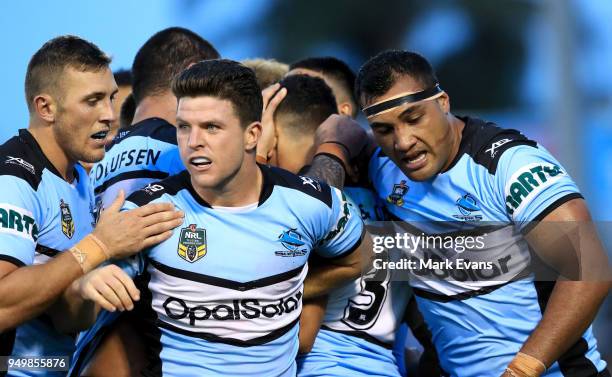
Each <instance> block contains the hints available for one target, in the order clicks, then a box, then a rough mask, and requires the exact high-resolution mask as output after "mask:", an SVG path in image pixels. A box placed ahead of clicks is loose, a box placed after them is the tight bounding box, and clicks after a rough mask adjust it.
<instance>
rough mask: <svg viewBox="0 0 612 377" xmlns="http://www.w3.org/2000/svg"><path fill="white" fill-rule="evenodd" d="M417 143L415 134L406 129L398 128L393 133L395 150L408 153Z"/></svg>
mask: <svg viewBox="0 0 612 377" xmlns="http://www.w3.org/2000/svg"><path fill="white" fill-rule="evenodd" d="M416 142H417V138H416V137H415V135H414V133H412V132H411V131H410V130H407V129H406V127H396V128H395V130H394V132H393V148H394V149H395V150H396V151H398V152H408V151H409V150H410V149H411V148H412V147H413V146H414V145H415V144H416Z"/></svg>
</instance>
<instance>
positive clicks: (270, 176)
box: [260, 165, 333, 208]
mask: <svg viewBox="0 0 612 377" xmlns="http://www.w3.org/2000/svg"><path fill="white" fill-rule="evenodd" d="M260 166H261V171H262V173H263V174H264V188H263V192H262V199H265V198H267V197H268V196H270V195H271V193H272V191H273V190H274V188H275V187H283V188H287V189H290V190H293V191H294V192H295V193H296V195H298V196H304V197H310V198H314V199H316V200H318V201H320V202H322V203H324V204H325V205H326V206H328V207H330V208H331V207H332V200H333V199H332V189H331V187H330V186H329V185H328V184H326V183H325V182H321V181H319V180H317V179H315V178H311V177H306V176H303V175H297V174H293V173H291V172H289V171H287V170H284V169H281V168H277V167H273V166H268V165H260ZM260 201H263V200H260Z"/></svg>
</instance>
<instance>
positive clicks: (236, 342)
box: [157, 317, 300, 347]
mask: <svg viewBox="0 0 612 377" xmlns="http://www.w3.org/2000/svg"><path fill="white" fill-rule="evenodd" d="M299 321H300V317H297V318H296V319H294V320H293V321H291V323H289V324H288V325H286V326H283V327H281V328H278V329H276V330H274V331H272V332H271V333H269V334H267V335H264V336H260V337H258V338H253V339H249V340H240V339H234V338H222V337H220V336H217V335H214V334H210V333H205V332H194V331H189V330H184V329H181V328H178V327H176V326H173V325H171V324H169V323H167V322H164V321H161V320H158V321H157V326H159V327H161V328H165V329H168V330H170V331H173V332H176V333H178V334H182V335H186V336H191V337H194V338H200V339H204V340H207V341H210V342H215V343H223V344H229V345H231V346H238V347H252V346H260V345H262V344H266V343H269V342H271V341H273V340H276V339H278V338H280V337H281V336H283V335H285V334H286V333H287V332H289V330H291V329H292V328H293V327H294V326H296V325H297V324H298V322H299Z"/></svg>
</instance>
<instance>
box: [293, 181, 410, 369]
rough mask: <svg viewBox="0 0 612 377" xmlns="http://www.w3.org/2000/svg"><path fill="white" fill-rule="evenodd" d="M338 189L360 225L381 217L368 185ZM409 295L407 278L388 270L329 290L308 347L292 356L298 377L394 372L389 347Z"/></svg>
mask: <svg viewBox="0 0 612 377" xmlns="http://www.w3.org/2000/svg"><path fill="white" fill-rule="evenodd" d="M344 192H345V194H346V195H347V199H348V200H349V203H350V204H351V205H352V206H353V207H355V209H356V210H357V211H358V213H360V214H361V218H362V219H363V220H364V222H365V223H366V224H373V223H374V222H375V221H382V220H384V214H383V212H382V207H383V206H384V204H383V203H382V202H381V201H380V200H379V199H378V197H377V196H376V194H375V193H374V192H373V191H372V190H371V189H369V188H367V187H356V186H349V187H345V189H344ZM410 296H411V290H410V286H409V284H408V282H407V281H399V280H398V279H394V278H393V273H392V272H390V271H388V270H385V271H375V270H373V271H370V272H369V273H367V274H365V275H364V276H363V277H361V278H359V279H357V280H354V281H352V282H350V283H347V284H345V285H343V286H341V287H339V288H336V289H334V290H332V291H331V292H330V293H329V294H328V302H327V308H326V310H325V317H324V318H323V323H322V325H321V330H320V331H319V333H318V334H317V337H316V339H315V342H314V344H313V346H312V350H311V351H310V352H309V353H307V354H300V355H298V359H297V361H298V376H299V377H307V376H313V377H314V376H321V375H325V376H338V377H343V376H372V375H377V376H394V377H397V376H399V375H400V371H399V368H398V363H397V360H396V357H395V355H394V354H393V350H392V347H393V343H394V341H395V335H396V333H397V330H398V328H399V326H400V323H401V321H402V318H403V315H404V310H405V308H406V303H407V302H408V300H409V299H410Z"/></svg>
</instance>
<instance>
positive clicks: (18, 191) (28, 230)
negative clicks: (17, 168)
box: [0, 175, 42, 266]
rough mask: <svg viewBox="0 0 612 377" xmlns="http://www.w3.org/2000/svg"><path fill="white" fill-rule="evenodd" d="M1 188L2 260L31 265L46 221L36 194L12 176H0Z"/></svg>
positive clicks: (0, 233)
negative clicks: (43, 220) (43, 218)
mask: <svg viewBox="0 0 612 377" xmlns="http://www.w3.org/2000/svg"><path fill="white" fill-rule="evenodd" d="M0 187H3V189H2V190H0V192H1V193H0V260H4V261H8V262H11V263H13V264H15V265H17V266H24V265H31V264H33V263H34V253H35V249H36V243H37V240H38V232H39V228H40V226H41V221H42V219H41V214H40V205H39V203H38V200H37V197H36V193H35V191H34V189H33V188H32V187H31V186H30V185H29V184H28V183H27V182H26V181H24V180H22V179H20V178H17V177H13V176H10V175H2V176H0Z"/></svg>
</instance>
